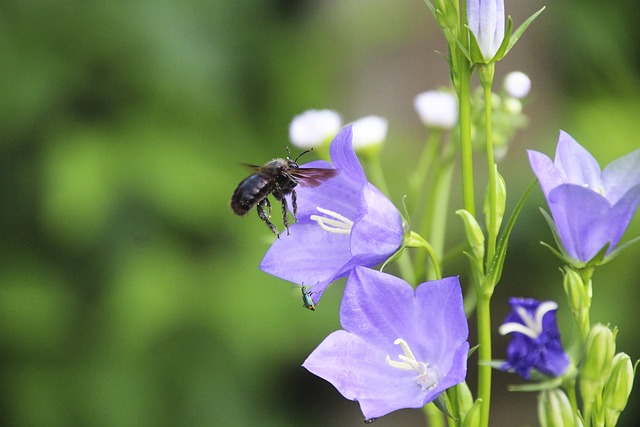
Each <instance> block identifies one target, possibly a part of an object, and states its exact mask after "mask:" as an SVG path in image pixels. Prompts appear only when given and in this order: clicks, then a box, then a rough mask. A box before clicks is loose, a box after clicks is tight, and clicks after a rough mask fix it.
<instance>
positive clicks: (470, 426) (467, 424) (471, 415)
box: [462, 399, 482, 427]
mask: <svg viewBox="0 0 640 427" xmlns="http://www.w3.org/2000/svg"><path fill="white" fill-rule="evenodd" d="M481 406H482V399H478V400H476V401H475V403H474V404H473V406H472V407H471V409H469V411H468V412H467V414H466V415H465V416H464V420H463V421H462V427H479V426H480V407H481Z"/></svg>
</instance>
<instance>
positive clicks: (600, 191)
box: [582, 184, 605, 196]
mask: <svg viewBox="0 0 640 427" xmlns="http://www.w3.org/2000/svg"><path fill="white" fill-rule="evenodd" d="M582 187H583V188H588V189H589V190H591V191H595V192H596V193H598V194H599V195H601V196H604V195H605V194H604V187H603V186H602V185H600V184H598V185H596V186H595V187H593V188H591V186H590V185H589V184H582Z"/></svg>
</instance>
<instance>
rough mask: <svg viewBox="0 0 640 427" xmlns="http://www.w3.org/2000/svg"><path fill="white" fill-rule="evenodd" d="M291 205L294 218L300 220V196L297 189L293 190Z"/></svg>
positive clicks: (296, 220)
mask: <svg viewBox="0 0 640 427" xmlns="http://www.w3.org/2000/svg"><path fill="white" fill-rule="evenodd" d="M291 206H292V207H293V219H294V221H295V222H298V196H297V195H296V190H291Z"/></svg>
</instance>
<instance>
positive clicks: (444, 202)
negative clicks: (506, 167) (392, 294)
mask: <svg viewBox="0 0 640 427" xmlns="http://www.w3.org/2000/svg"><path fill="white" fill-rule="evenodd" d="M454 165H455V146H454V145H453V144H449V145H447V147H445V151H444V153H443V156H442V165H441V167H440V168H439V174H438V177H437V179H436V183H435V186H434V188H433V192H434V195H433V199H432V200H433V203H432V206H431V208H432V212H431V224H430V227H429V233H428V234H427V235H428V236H429V243H431V246H433V250H434V252H435V254H436V256H437V257H438V259H442V258H443V256H444V245H445V234H446V229H447V213H448V212H449V195H450V194H451V181H452V180H453V169H454ZM435 273H436V271H435V268H434V266H433V265H432V264H430V265H429V267H428V270H427V278H428V279H429V280H431V279H433V277H434V275H435Z"/></svg>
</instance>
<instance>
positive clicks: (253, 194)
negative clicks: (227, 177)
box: [231, 173, 270, 215]
mask: <svg viewBox="0 0 640 427" xmlns="http://www.w3.org/2000/svg"><path fill="white" fill-rule="evenodd" d="M269 192H270V188H269V178H268V177H266V176H264V175H262V174H259V173H256V174H253V175H251V176H249V177H247V178H245V179H244V180H243V181H242V182H241V183H240V184H239V185H238V187H237V188H236V191H234V192H233V196H231V209H233V212H235V213H236V214H237V215H245V214H246V213H247V212H249V211H250V210H251V208H253V207H254V206H255V205H256V204H257V203H258V202H260V201H261V200H262V199H264V198H265V197H267V196H268V195H269Z"/></svg>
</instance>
